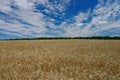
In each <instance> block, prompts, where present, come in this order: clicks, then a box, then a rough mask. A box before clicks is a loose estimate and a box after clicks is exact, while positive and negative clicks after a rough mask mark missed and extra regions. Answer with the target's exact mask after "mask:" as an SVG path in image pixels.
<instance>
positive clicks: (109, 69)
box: [0, 40, 120, 80]
mask: <svg viewBox="0 0 120 80" xmlns="http://www.w3.org/2000/svg"><path fill="white" fill-rule="evenodd" d="M0 80H120V41H119V40H29V41H27V40H24V41H22V40H20V41H0Z"/></svg>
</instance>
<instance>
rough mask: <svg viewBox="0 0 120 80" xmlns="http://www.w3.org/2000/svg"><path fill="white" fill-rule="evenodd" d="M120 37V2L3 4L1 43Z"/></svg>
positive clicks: (4, 0)
mask: <svg viewBox="0 0 120 80" xmlns="http://www.w3.org/2000/svg"><path fill="white" fill-rule="evenodd" d="M83 36H84V37H86V36H120V0H0V39H7V38H26V37H32V38H33V37H83Z"/></svg>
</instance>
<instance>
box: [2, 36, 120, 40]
mask: <svg viewBox="0 0 120 80" xmlns="http://www.w3.org/2000/svg"><path fill="white" fill-rule="evenodd" d="M49 39H50V40H53V39H104V40H111V39H114V40H120V37H118V36H114V37H110V36H92V37H39V38H16V39H4V40H49Z"/></svg>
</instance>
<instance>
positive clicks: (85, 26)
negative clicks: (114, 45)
mask: <svg viewBox="0 0 120 80" xmlns="http://www.w3.org/2000/svg"><path fill="white" fill-rule="evenodd" d="M112 1H113V0H112ZM112 1H111V0H106V2H105V1H104V0H99V4H98V5H97V6H96V8H95V9H94V10H93V13H91V11H90V10H88V12H86V13H83V12H80V13H79V14H78V15H76V16H75V17H74V18H73V20H74V21H75V22H74V23H72V24H69V23H67V22H66V23H65V24H64V25H65V26H66V25H67V26H69V27H65V28H64V30H65V33H64V34H63V36H64V35H66V36H92V35H96V34H97V35H101V34H98V33H99V32H100V31H104V30H110V29H113V28H119V29H120V4H119V3H120V2H118V1H119V0H115V1H113V2H112ZM90 17H91V18H90ZM116 18H119V19H116ZM62 26H63V25H62ZM119 36H120V35H119Z"/></svg>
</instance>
